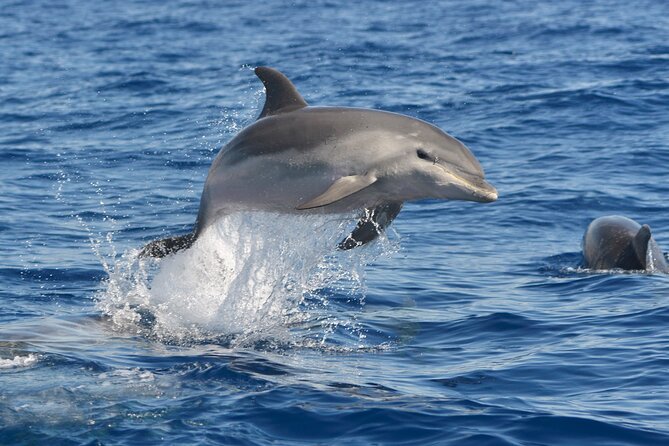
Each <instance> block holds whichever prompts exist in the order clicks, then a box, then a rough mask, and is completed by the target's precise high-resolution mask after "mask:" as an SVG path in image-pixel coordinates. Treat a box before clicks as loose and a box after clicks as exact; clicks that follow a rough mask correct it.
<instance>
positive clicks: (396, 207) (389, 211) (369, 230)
mask: <svg viewBox="0 0 669 446" xmlns="http://www.w3.org/2000/svg"><path fill="white" fill-rule="evenodd" d="M401 209H402V203H401V202H400V203H384V204H382V205H380V206H377V207H375V208H374V209H365V215H364V216H363V217H362V218H361V219H360V221H358V224H357V225H356V227H355V229H354V230H353V232H351V234H350V235H349V236H348V237H346V238H345V239H344V240H342V241H341V242H339V245H338V247H339V249H342V250H347V249H351V248H355V247H357V246H362V245H364V244H365V243H369V242H371V241H372V240H374V239H375V238H376V237H378V236H379V234H381V232H382V231H383V230H385V229H386V228H387V227H388V226H389V225H390V223H392V221H393V220H394V219H395V217H397V214H399V213H400V210H401Z"/></svg>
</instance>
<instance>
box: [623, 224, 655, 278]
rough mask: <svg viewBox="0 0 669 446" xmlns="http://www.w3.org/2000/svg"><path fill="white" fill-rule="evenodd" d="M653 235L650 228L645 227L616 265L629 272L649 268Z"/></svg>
mask: <svg viewBox="0 0 669 446" xmlns="http://www.w3.org/2000/svg"><path fill="white" fill-rule="evenodd" d="M652 236H653V235H652V234H651V232H650V226H648V225H643V226H641V228H640V229H639V232H637V233H636V235H635V236H634V238H633V239H632V241H631V242H630V244H629V245H628V246H627V248H625V250H624V251H623V252H622V253H621V254H620V257H619V258H618V261H617V262H616V264H617V265H618V266H619V267H620V268H623V269H627V270H643V269H646V267H647V264H646V263H647V261H646V259H647V255H648V247H649V242H650V239H651V237H652Z"/></svg>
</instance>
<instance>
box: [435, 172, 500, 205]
mask: <svg viewBox="0 0 669 446" xmlns="http://www.w3.org/2000/svg"><path fill="white" fill-rule="evenodd" d="M439 167H441V168H442V169H443V170H444V171H445V172H446V175H447V176H448V177H449V178H450V179H451V183H452V184H453V185H455V186H456V187H457V188H458V189H460V190H461V191H462V192H465V193H466V194H467V198H465V199H466V200H470V201H476V202H479V203H490V202H493V201H496V200H497V189H495V186H493V185H492V184H490V183H488V182H487V181H486V180H484V179H483V177H482V176H478V175H468V174H465V173H464V172H458V173H455V172H453V170H451V169H448V168H446V167H444V166H439Z"/></svg>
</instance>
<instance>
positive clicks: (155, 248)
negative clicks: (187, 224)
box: [139, 232, 195, 258]
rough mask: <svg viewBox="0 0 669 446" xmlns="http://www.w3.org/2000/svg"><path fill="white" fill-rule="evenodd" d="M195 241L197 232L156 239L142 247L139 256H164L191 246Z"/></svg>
mask: <svg viewBox="0 0 669 446" xmlns="http://www.w3.org/2000/svg"><path fill="white" fill-rule="evenodd" d="M194 241H195V234H194V233H192V232H191V233H190V234H186V235H177V236H174V237H168V238H164V239H162V240H154V241H152V242H151V243H149V244H147V245H146V246H145V247H144V248H142V250H141V251H140V253H139V256H140V257H157V258H162V257H165V256H166V255H168V254H172V253H174V252H177V251H180V250H182V249H186V248H190V247H191V245H192V244H193V242H194Z"/></svg>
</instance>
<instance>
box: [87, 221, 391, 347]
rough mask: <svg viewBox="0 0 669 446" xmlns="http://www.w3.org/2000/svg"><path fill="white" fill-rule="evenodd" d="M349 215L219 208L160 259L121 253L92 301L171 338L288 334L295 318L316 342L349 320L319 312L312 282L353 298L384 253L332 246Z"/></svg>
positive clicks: (117, 320) (317, 289)
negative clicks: (187, 243)
mask: <svg viewBox="0 0 669 446" xmlns="http://www.w3.org/2000/svg"><path fill="white" fill-rule="evenodd" d="M354 223H355V216H354V215H301V216H300V215H279V214H273V213H264V212H251V213H237V214H233V215H228V216H224V217H222V218H220V219H219V220H218V221H217V223H216V224H215V225H213V226H211V227H210V228H208V229H207V231H205V232H204V233H203V234H202V235H201V236H200V237H199V238H198V240H197V241H196V242H195V244H194V245H193V246H192V247H191V248H190V249H187V250H184V251H181V252H179V253H177V254H175V255H172V256H168V257H166V258H164V259H162V260H155V259H146V258H139V257H138V252H139V251H138V250H137V249H133V250H130V251H128V252H126V253H124V254H123V255H122V256H121V257H120V258H119V259H118V260H117V261H116V263H115V264H114V265H112V266H111V267H110V268H109V269H108V274H109V278H108V279H107V281H106V284H105V289H104V290H103V291H102V292H100V293H99V295H98V308H99V309H100V310H101V311H102V312H103V313H104V314H106V315H107V316H108V317H109V319H110V320H111V321H112V322H113V324H114V325H115V326H116V327H118V328H120V329H124V330H135V331H137V332H138V333H142V334H146V335H149V336H152V337H157V338H159V339H160V340H164V341H170V342H192V341H200V340H208V339H212V338H221V337H226V339H229V340H231V343H232V344H234V345H239V344H248V343H252V342H255V341H258V340H265V339H274V340H278V341H279V342H292V341H291V340H292V339H293V338H292V336H293V335H292V334H291V331H294V330H292V329H294V328H295V327H296V326H297V327H301V328H302V331H303V332H304V333H308V332H311V334H312V335H313V330H314V329H317V331H318V333H317V334H316V335H315V337H316V338H319V339H320V340H321V341H323V340H324V339H325V338H326V337H327V336H328V334H329V333H331V332H332V331H333V330H334V329H335V328H336V327H338V326H344V327H347V328H346V329H347V330H349V331H351V330H355V327H354V326H355V323H354V321H353V320H351V318H350V317H349V318H348V319H347V318H346V317H340V316H337V315H334V314H332V312H328V311H327V308H328V304H329V302H328V297H327V296H328V293H324V292H321V290H322V289H325V288H327V289H329V290H335V291H336V294H337V295H339V296H341V295H345V296H347V299H348V300H351V299H354V300H356V299H357V300H359V301H360V302H362V299H363V296H364V267H365V265H366V264H367V263H369V262H370V261H373V260H374V259H375V258H377V257H378V254H379V252H383V251H384V250H383V249H381V251H379V249H375V248H374V247H363V248H357V249H354V250H351V251H346V252H341V251H339V252H338V251H337V249H336V246H337V243H338V242H339V241H340V240H341V239H342V238H343V237H345V236H346V235H347V234H348V233H349V231H350V230H351V228H352V226H353V224H354ZM353 319H354V318H353ZM305 327H308V328H305Z"/></svg>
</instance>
